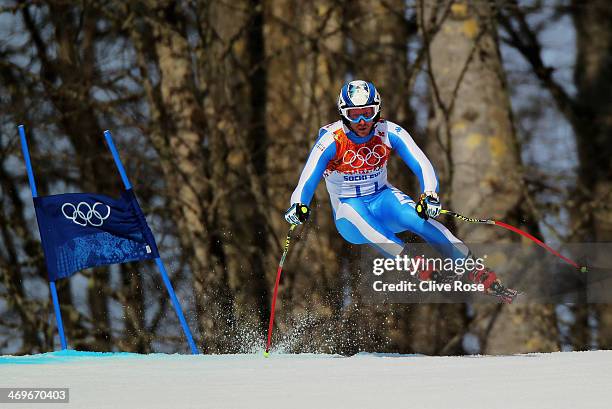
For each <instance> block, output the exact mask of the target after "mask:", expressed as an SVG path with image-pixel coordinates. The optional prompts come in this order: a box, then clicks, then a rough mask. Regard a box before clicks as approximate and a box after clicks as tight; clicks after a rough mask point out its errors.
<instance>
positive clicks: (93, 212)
mask: <svg viewBox="0 0 612 409" xmlns="http://www.w3.org/2000/svg"><path fill="white" fill-rule="evenodd" d="M96 206H106V215H102V213H100V211H99V210H98V209H96ZM66 208H68V211H66ZM102 211H104V210H102ZM62 214H63V215H64V217H65V218H66V219H68V220H72V221H73V222H74V223H75V224H78V225H79V226H83V227H85V226H87V225H88V224H89V225H91V226H94V227H100V226H102V225H103V224H104V220H106V219H108V217H109V216H110V214H111V208H110V206H109V205H105V204H104V203H100V202H96V203H94V205H93V206H90V205H89V203H87V202H80V203H79V204H78V205H76V206H75V205H73V204H72V203H64V204H63V205H62Z"/></svg>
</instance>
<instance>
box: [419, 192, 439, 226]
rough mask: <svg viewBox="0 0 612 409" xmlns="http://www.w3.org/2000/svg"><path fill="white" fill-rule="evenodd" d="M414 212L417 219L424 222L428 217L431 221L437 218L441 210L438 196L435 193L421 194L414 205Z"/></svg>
mask: <svg viewBox="0 0 612 409" xmlns="http://www.w3.org/2000/svg"><path fill="white" fill-rule="evenodd" d="M415 210H416V212H417V214H418V215H419V217H421V218H422V219H425V220H427V219H429V218H430V217H431V218H433V219H435V218H436V217H438V215H439V214H440V210H442V205H441V204H440V200H439V199H438V194H437V193H436V192H426V193H423V194H422V195H421V197H420V198H419V201H418V203H417V204H416V207H415Z"/></svg>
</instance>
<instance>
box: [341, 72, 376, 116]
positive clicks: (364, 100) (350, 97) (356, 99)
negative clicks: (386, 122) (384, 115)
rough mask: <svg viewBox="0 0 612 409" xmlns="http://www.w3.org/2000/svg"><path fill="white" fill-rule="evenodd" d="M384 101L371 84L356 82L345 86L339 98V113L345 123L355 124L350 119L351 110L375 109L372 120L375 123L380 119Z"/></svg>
mask: <svg viewBox="0 0 612 409" xmlns="http://www.w3.org/2000/svg"><path fill="white" fill-rule="evenodd" d="M381 104H382V101H381V98H380V94H379V93H378V90H377V89H376V87H375V86H374V84H372V83H371V82H367V81H362V80H355V81H351V82H348V83H346V84H344V86H343V87H342V89H341V90H340V96H339V97H338V111H340V116H342V120H343V121H344V122H345V123H347V124H348V123H350V122H354V121H353V120H351V118H349V116H348V111H349V110H350V109H351V108H367V107H372V108H374V115H373V116H372V118H370V120H373V121H374V122H376V121H378V119H379V118H380V107H381Z"/></svg>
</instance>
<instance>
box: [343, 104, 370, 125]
mask: <svg viewBox="0 0 612 409" xmlns="http://www.w3.org/2000/svg"><path fill="white" fill-rule="evenodd" d="M376 108H378V107H377V106H366V107H354V108H343V109H342V115H344V117H345V118H346V119H348V120H349V121H351V122H352V123H354V124H356V123H358V122H359V121H361V120H362V119H363V120H364V121H366V122H372V120H374V117H375V116H376V114H377V113H378V109H376Z"/></svg>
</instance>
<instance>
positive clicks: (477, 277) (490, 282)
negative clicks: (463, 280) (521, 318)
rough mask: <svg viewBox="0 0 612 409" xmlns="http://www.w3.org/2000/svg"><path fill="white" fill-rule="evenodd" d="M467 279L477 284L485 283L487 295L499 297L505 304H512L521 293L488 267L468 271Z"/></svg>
mask: <svg viewBox="0 0 612 409" xmlns="http://www.w3.org/2000/svg"><path fill="white" fill-rule="evenodd" d="M467 279H468V280H470V281H471V282H473V283H476V284H482V285H484V292H485V294H487V295H491V296H493V297H497V298H499V299H500V300H501V301H502V302H503V303H505V304H512V301H514V299H515V298H516V296H517V295H518V294H519V292H518V291H517V290H513V289H511V288H508V287H506V286H504V285H503V284H502V283H501V281H499V279H498V278H497V274H495V272H494V271H491V270H489V269H488V268H482V269H475V270H472V271H471V272H470V273H468V276H467Z"/></svg>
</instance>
